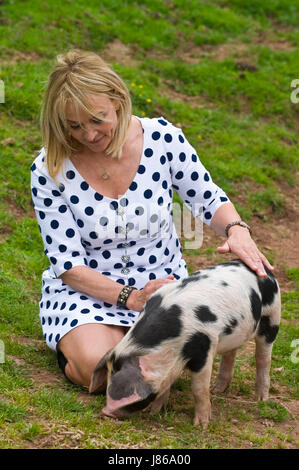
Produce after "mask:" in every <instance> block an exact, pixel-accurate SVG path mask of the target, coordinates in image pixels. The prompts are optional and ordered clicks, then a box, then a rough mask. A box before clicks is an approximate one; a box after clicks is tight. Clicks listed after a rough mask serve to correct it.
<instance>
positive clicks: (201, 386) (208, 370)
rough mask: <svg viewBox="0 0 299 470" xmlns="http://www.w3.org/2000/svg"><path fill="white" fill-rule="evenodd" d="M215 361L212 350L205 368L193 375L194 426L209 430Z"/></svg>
mask: <svg viewBox="0 0 299 470" xmlns="http://www.w3.org/2000/svg"><path fill="white" fill-rule="evenodd" d="M213 359H214V353H213V348H211V349H210V351H209V353H208V356H207V358H206V363H205V365H204V366H203V368H202V369H201V370H200V371H199V372H193V374H192V393H193V397H194V401H195V416H194V424H195V425H196V424H200V423H201V424H202V427H203V429H207V427H208V423H209V420H210V419H211V402H210V381H211V374H212V365H213Z"/></svg>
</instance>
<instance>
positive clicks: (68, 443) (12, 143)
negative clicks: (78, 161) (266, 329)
mask: <svg viewBox="0 0 299 470" xmlns="http://www.w3.org/2000/svg"><path fill="white" fill-rule="evenodd" d="M0 15H1V16H0V47H1V65H0V79H2V80H3V81H4V84H5V103H1V104H0V147H1V156H0V298H1V302H0V340H1V341H3V343H4V346H5V363H3V364H0V448H22V447H49V448H53V447H57V448H73V447H79V448H122V447H126V448H129V447H149V448H173V449H175V448H232V447H234V446H235V447H240V448H243V447H246V448H247V447H250V448H252V447H253V448H265V447H270V448H271V447H272V448H277V447H288V446H290V447H295V445H296V442H295V440H294V439H295V438H294V434H293V429H294V417H293V416H292V414H291V413H290V412H289V406H290V404H291V403H293V401H294V400H295V399H296V398H297V397H298V364H295V363H293V362H292V361H291V360H290V357H291V354H292V351H293V350H292V348H291V342H292V340H293V339H296V338H299V331H298V307H299V305H298V300H299V297H298V279H299V278H298V269H297V268H294V267H293V266H292V267H289V266H288V265H287V263H285V265H284V269H285V274H286V276H287V277H288V279H289V281H290V282H291V283H292V286H293V287H290V288H288V289H287V290H285V291H284V292H283V294H282V316H283V322H282V325H281V328H280V331H279V335H278V338H277V341H276V343H275V346H274V350H273V362H272V372H271V377H272V385H271V390H270V391H271V400H270V401H269V402H266V403H263V404H256V403H255V402H254V396H253V389H254V377H255V372H254V356H253V353H252V352H251V350H250V351H248V350H247V349H246V348H245V349H242V350H241V352H240V355H239V356H238V358H237V361H236V368H235V375H234V379H233V383H232V386H231V390H230V391H228V392H225V394H224V395H223V396H213V397H212V408H213V419H212V421H211V423H210V425H209V429H208V432H207V433H202V432H198V431H197V430H196V429H194V427H193V425H192V417H193V407H194V405H193V402H192V397H191V389H190V376H189V375H188V374H184V376H183V377H182V378H180V379H179V380H178V381H177V382H176V384H175V385H174V387H173V391H172V394H171V397H170V402H169V406H168V407H167V409H166V410H165V411H163V412H161V413H159V414H157V415H154V416H151V415H149V414H148V413H144V414H136V415H134V416H133V417H132V418H131V419H129V420H125V421H123V422H121V421H113V420H110V419H107V418H104V417H103V416H101V415H100V410H101V408H102V407H103V405H104V403H105V397H103V396H97V397H94V396H92V397H91V396H89V395H88V394H87V393H86V392H84V391H82V389H80V388H79V387H76V386H73V385H71V384H69V383H68V382H66V381H65V379H64V378H63V376H62V374H61V373H60V372H59V370H58V366H57V363H56V357H55V354H54V353H53V351H51V350H49V349H48V348H47V347H46V345H45V343H44V341H43V338H42V331H41V326H40V323H39V318H38V301H39V296H40V289H41V273H42V272H43V270H44V269H45V268H46V267H47V266H48V261H47V258H46V257H45V256H44V255H43V246H42V241H41V238H40V234H39V229H38V225H37V222H36V219H35V217H34V214H33V209H32V204H31V194H30V187H29V179H30V174H29V173H30V172H29V168H30V165H31V163H32V161H33V159H34V157H35V156H36V155H37V152H38V150H39V149H40V147H41V145H42V143H41V137H40V132H39V126H38V120H39V110H40V104H41V99H42V96H43V92H44V89H45V84H46V80H47V76H48V74H49V72H50V70H51V68H52V66H53V64H54V62H55V57H56V55H57V54H58V53H61V52H64V51H66V50H69V49H71V48H73V47H80V48H82V49H86V50H93V51H96V52H98V53H102V52H103V53H104V51H105V49H106V48H107V49H106V50H108V49H109V43H111V42H113V41H115V40H116V39H117V40H119V41H121V42H122V43H123V44H124V45H125V47H126V48H127V51H128V54H129V55H130V57H131V58H132V59H133V60H134V62H133V65H131V64H130V63H129V62H128V61H126V60H121V59H120V60H118V58H117V57H115V59H111V64H112V65H113V66H114V68H115V70H116V71H117V72H118V73H119V74H120V75H121V76H122V77H123V79H124V80H125V82H126V83H127V85H128V88H129V90H130V92H131V96H132V101H133V112H134V114H136V115H140V116H148V117H154V116H161V115H163V116H165V117H166V118H167V119H168V120H169V121H171V122H173V123H174V124H175V125H177V126H180V127H182V128H183V130H184V133H185V135H186V137H187V138H188V140H189V141H190V142H191V144H192V145H193V146H194V147H195V148H196V150H197V152H198V155H199V157H200V159H201V160H202V162H203V163H204V164H205V165H206V167H207V168H208V169H209V170H210V171H211V173H212V175H213V179H214V181H215V182H216V183H218V184H219V185H220V186H222V187H223V188H224V189H225V190H226V191H227V192H228V193H229V195H230V196H231V198H232V200H234V197H235V198H236V200H237V203H236V206H237V209H238V210H239V212H240V214H241V216H242V217H244V218H246V220H248V221H251V220H252V221H253V222H254V214H256V213H258V214H266V216H265V239H264V240H263V241H262V243H265V244H267V230H271V223H274V222H273V220H275V221H276V220H278V218H280V219H279V220H283V221H284V223H285V224H287V220H288V219H287V216H288V212H287V209H286V205H287V193H288V192H289V191H293V189H294V188H295V187H296V177H295V173H296V168H298V160H299V146H298V123H299V105H295V104H293V103H291V101H290V93H291V91H292V89H291V88H290V83H291V81H292V80H293V79H294V78H298V71H299V54H298V47H297V45H298V39H299V29H298V22H297V18H298V15H299V2H298V0H270V1H268V2H262V1H260V0H218V1H217V0H213V1H210V0H209V1H204V0H201V1H198V0H188V1H185V0H171V1H168V0H167V1H166V0H138V1H137V0H135V1H133V0H127V1H123V2H120V1H117V0H102V1H101V2H98V1H97V0H91V1H89V2H87V3H86V2H85V1H83V0H77V1H76V2H70V1H66V2H59V1H57V0H53V1H45V2H43V4H42V8H41V3H40V2H38V1H37V0H32V1H30V2H29V1H21V0H15V1H14V2H10V1H8V0H4V2H2V3H1V13H0ZM282 46H283V47H282ZM223 51H225V53H223ZM240 195H241V196H242V197H241V199H239V196H240ZM175 200H176V201H179V198H178V196H177V195H176V194H175ZM180 202H181V201H180ZM239 202H240V203H239ZM270 254H271V258H272V257H273V259H274V260H275V259H276V258H277V254H275V251H274V250H273V251H271V252H270ZM201 255H203V256H205V257H206V259H207V260H208V259H209V257H211V258H212V257H213V256H215V247H211V246H208V247H205V246H203V248H202V249H201V250H193V251H192V253H191V254H190V250H189V251H188V256H189V258H190V264H189V268H190V269H191V268H192V269H191V270H195V269H196V268H197V265H196V263H197V261H196V260H197V257H198V256H201ZM217 365H219V358H217V360H216V365H215V369H214V374H215V372H216V366H217ZM276 397H279V398H276ZM284 404H285V407H284ZM264 420H266V421H267V422H268V423H269V426H268V427H266V428H264V431H263V432H262V431H261V432H259V431H258V429H256V426H255V424H256V423H258V424H259V425H260V426H262V424H261V423H263V421H264ZM280 426H281V427H280Z"/></svg>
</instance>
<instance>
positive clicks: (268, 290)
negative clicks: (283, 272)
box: [257, 268, 278, 305]
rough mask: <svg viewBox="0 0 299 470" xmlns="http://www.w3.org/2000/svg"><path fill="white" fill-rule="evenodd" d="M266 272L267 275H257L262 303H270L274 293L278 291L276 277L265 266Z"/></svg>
mask: <svg viewBox="0 0 299 470" xmlns="http://www.w3.org/2000/svg"><path fill="white" fill-rule="evenodd" d="M265 269H266V272H267V275H268V276H267V277H259V278H258V280H257V282H258V286H259V289H260V292H261V294H262V303H263V305H271V304H272V302H273V300H274V297H275V294H277V292H278V286H277V282H276V279H275V277H274V275H273V274H272V272H271V271H270V270H269V269H267V268H265Z"/></svg>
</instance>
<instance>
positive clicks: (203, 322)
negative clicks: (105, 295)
mask: <svg viewBox="0 0 299 470" xmlns="http://www.w3.org/2000/svg"><path fill="white" fill-rule="evenodd" d="M266 271H267V277H264V278H261V277H258V276H257V275H256V274H255V272H254V271H252V270H251V269H250V268H249V267H248V266H246V265H245V264H244V263H243V262H242V261H240V260H238V259H237V260H232V261H228V262H226V263H222V264H218V265H216V266H210V267H207V268H205V269H201V270H200V271H197V272H195V273H193V274H191V275H190V276H189V277H187V278H185V279H182V280H180V281H176V282H172V283H169V284H166V285H164V286H162V287H161V288H160V289H158V290H157V291H156V292H155V293H154V294H153V295H152V296H151V297H150V298H149V299H148V301H147V302H146V304H145V306H144V308H143V310H142V311H141V313H140V315H139V317H138V319H137V321H136V323H135V324H134V326H133V327H132V328H131V329H130V330H129V331H128V333H127V334H126V335H125V336H124V338H123V339H122V341H121V342H120V343H119V344H117V346H116V347H114V348H113V349H111V350H110V351H109V352H107V354H106V355H105V356H104V357H103V358H102V360H101V361H100V362H99V363H98V365H97V366H96V368H95V370H94V372H93V375H92V379H91V383H90V388H89V391H90V393H94V392H97V391H98V390H99V389H100V388H101V387H102V385H103V383H104V381H105V380H106V378H107V377H108V380H107V384H108V385H107V403H106V406H105V407H104V409H103V413H104V414H105V415H107V416H110V417H113V418H122V417H125V416H127V415H129V414H130V413H132V412H134V411H138V410H142V409H144V408H146V407H148V406H149V405H150V406H151V408H152V410H154V411H157V412H158V411H159V410H160V409H161V408H162V406H164V405H165V404H166V403H167V400H168V396H169V390H170V387H171V385H172V384H173V383H174V381H175V380H176V379H177V378H178V377H179V376H180V374H181V372H182V371H183V369H184V368H187V369H189V370H190V371H191V373H192V392H193V397H194V401H195V417H194V424H199V423H201V424H202V425H203V428H206V427H207V425H208V422H209V420H210V417H211V403H210V379H211V373H212V365H213V360H214V357H215V355H216V354H221V355H222V358H221V363H220V368H219V373H218V378H217V380H216V384H215V387H214V391H215V392H223V391H224V390H225V389H226V388H227V387H228V386H229V385H230V382H231V380H232V376H233V368H234V361H235V356H236V352H237V349H238V348H239V347H240V346H242V345H244V344H245V343H246V342H247V341H249V340H250V339H251V338H253V337H254V339H255V344H256V349H255V358H256V383H255V391H256V398H257V400H267V399H268V396H269V386H270V376H269V372H270V365H271V352H272V346H273V342H274V340H275V338H276V335H277V333H278V329H279V323H280V311H281V302H280V290H279V285H278V282H277V280H276V279H275V277H274V275H273V274H272V272H271V271H269V270H267V269H266Z"/></svg>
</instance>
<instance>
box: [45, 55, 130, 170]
mask: <svg viewBox="0 0 299 470" xmlns="http://www.w3.org/2000/svg"><path fill="white" fill-rule="evenodd" d="M90 94H94V95H97V94H104V95H106V96H107V97H108V98H110V99H111V100H114V101H117V102H118V104H119V107H118V109H117V111H116V113H117V116H118V123H117V127H116V130H115V133H114V136H113V138H112V140H111V142H110V144H109V145H108V147H107V149H106V150H105V152H106V153H107V155H111V156H112V157H118V158H120V157H121V148H122V146H123V143H124V141H125V138H126V134H127V130H128V128H129V124H130V120H131V115H132V104H131V98H130V94H129V91H128V89H127V87H126V85H125V84H124V82H123V81H122V79H121V78H120V77H119V76H118V75H117V74H116V73H115V72H114V71H113V70H112V69H111V67H110V66H109V65H108V64H107V63H106V62H105V61H104V60H103V59H102V58H101V57H99V56H98V55H97V54H96V53H94V52H87V51H80V50H77V49H74V50H71V51H69V52H67V53H65V54H60V55H58V56H57V64H56V66H55V67H54V69H53V70H52V72H51V74H50V76H49V79H48V84H47V88H46V91H45V94H44V98H43V103H42V107H41V114H40V127H41V133H42V141H43V146H44V147H45V150H46V163H47V167H48V170H49V174H50V176H51V177H52V178H54V179H55V177H56V176H57V174H58V173H59V171H60V169H61V167H62V163H63V160H64V159H65V158H67V157H69V156H70V154H71V153H72V152H76V151H78V150H80V148H81V144H80V143H79V142H78V141H76V140H75V139H73V138H72V137H71V136H70V135H69V133H68V129H67V119H66V106H67V104H69V103H72V105H74V107H75V109H76V111H77V113H78V111H79V109H81V110H84V111H85V112H87V113H88V114H90V115H91V116H92V117H96V116H95V115H94V113H93V110H92V109H91V103H90V101H89V100H88V95H90ZM101 120H104V118H101Z"/></svg>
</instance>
